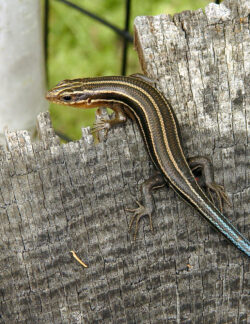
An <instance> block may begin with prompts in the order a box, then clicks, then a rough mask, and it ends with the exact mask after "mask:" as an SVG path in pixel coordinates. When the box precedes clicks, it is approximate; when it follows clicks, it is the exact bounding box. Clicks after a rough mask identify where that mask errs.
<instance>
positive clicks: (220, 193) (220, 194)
mask: <svg viewBox="0 0 250 324" xmlns="http://www.w3.org/2000/svg"><path fill="white" fill-rule="evenodd" d="M207 190H208V194H209V197H210V198H211V200H212V202H213V203H214V198H213V196H212V192H215V193H216V195H217V199H218V201H219V206H220V211H221V212H222V210H223V208H222V201H224V202H225V203H226V204H227V205H228V206H232V205H231V203H230V200H229V198H228V196H227V194H226V193H225V190H224V187H223V186H221V185H219V184H217V183H215V182H211V183H209V184H207Z"/></svg>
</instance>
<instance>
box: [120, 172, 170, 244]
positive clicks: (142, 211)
mask: <svg viewBox="0 0 250 324" xmlns="http://www.w3.org/2000/svg"><path fill="white" fill-rule="evenodd" d="M165 185H167V183H166V180H165V178H164V177H163V175H162V174H160V173H159V172H158V173H156V174H155V175H154V176H152V177H150V178H149V179H147V180H146V181H145V182H144V183H143V184H142V185H141V191H142V196H143V201H144V204H141V203H140V202H138V201H136V203H137V206H138V207H137V208H133V209H131V208H126V211H128V212H131V213H133V215H132V217H131V220H130V223H129V231H131V229H132V227H133V224H134V223H135V230H134V240H136V236H137V233H138V230H139V221H140V220H141V218H142V217H144V216H148V217H149V225H150V230H151V231H153V222H152V213H153V211H154V202H153V196H152V190H154V189H158V188H161V187H163V186H165Z"/></svg>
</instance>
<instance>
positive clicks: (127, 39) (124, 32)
mask: <svg viewBox="0 0 250 324" xmlns="http://www.w3.org/2000/svg"><path fill="white" fill-rule="evenodd" d="M54 1H57V2H61V3H63V4H64V5H67V6H68V7H71V8H72V9H75V10H78V11H79V12H81V13H82V14H83V15H86V16H88V17H91V18H92V19H94V20H96V21H97V22H99V23H101V24H103V25H104V26H106V27H108V28H110V29H112V30H113V31H114V32H115V33H117V34H118V35H120V36H121V37H122V39H123V51H122V60H121V75H126V69H127V53H128V45H129V43H133V36H132V35H131V34H130V33H129V23H130V15H131V0H125V1H124V4H125V10H124V14H125V23H124V28H123V29H120V28H118V27H117V26H115V25H114V24H111V23H110V22H108V21H107V20H105V19H103V18H102V17H100V16H98V15H96V14H94V13H92V12H90V11H88V10H86V9H84V8H82V7H80V6H78V5H76V4H74V3H73V2H71V1H68V0H54ZM214 2H215V3H216V4H219V3H220V0H215V1H214ZM48 30H49V0H45V24H44V35H45V36H44V40H45V46H44V48H45V59H46V62H47V58H48Z"/></svg>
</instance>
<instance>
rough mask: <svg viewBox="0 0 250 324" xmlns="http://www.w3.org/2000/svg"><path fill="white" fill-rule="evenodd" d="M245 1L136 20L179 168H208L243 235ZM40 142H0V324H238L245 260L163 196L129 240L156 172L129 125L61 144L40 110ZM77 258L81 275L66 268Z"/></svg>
mask: <svg viewBox="0 0 250 324" xmlns="http://www.w3.org/2000/svg"><path fill="white" fill-rule="evenodd" d="M248 15H249V3H248V1H247V0H245V1H244V0H242V1H240V0H237V1H236V0H230V1H225V2H223V3H222V4H221V5H215V4H210V5H209V6H208V7H207V8H206V9H205V12H203V11H202V10H197V11H193V12H190V11H186V12H182V13H180V14H177V15H175V16H173V17H171V16H167V15H160V16H156V17H137V18H136V20H135V35H136V42H135V46H136V49H137V51H138V53H139V57H140V62H141V65H142V68H143V70H144V72H145V73H146V74H147V75H149V76H150V77H152V78H153V79H154V80H155V81H156V82H157V87H158V88H159V89H160V90H161V91H162V92H163V93H164V95H165V96H166V98H168V100H169V101H170V102H171V104H172V106H173V108H174V110H175V111H176V114H177V116H178V119H179V123H180V126H181V133H182V137H183V143H184V148H185V151H186V155H187V156H188V157H191V156H194V155H205V156H208V157H210V158H211V159H212V161H213V165H214V168H215V178H216V181H217V182H218V183H220V184H222V185H224V186H225V189H226V192H227V193H228V195H229V197H230V200H231V202H232V207H231V208H230V207H227V206H225V209H224V213H225V215H226V216H227V217H228V219H230V221H231V222H232V223H233V224H234V225H235V226H236V227H237V228H238V229H239V230H240V231H241V232H242V233H243V234H244V235H246V236H247V237H249V194H250V182H249V173H247V163H248V161H249V160H248V159H249V128H248V125H247V120H249V104H250V86H249V85H250V84H249V80H250V76H249V70H250V69H249V67H250V63H249V62H250V60H249V54H250V43H249V40H250V38H249V18H248ZM38 128H39V132H40V136H41V140H40V141H39V142H37V143H32V142H31V140H30V137H29V134H28V133H27V132H26V131H16V132H8V133H7V134H6V139H7V147H8V151H6V150H5V149H4V148H3V147H1V148H0V165H1V168H0V170H1V171H0V215H1V223H2V226H1V230H0V231H1V232H0V234H1V256H0V257H1V262H0V274H1V286H0V292H1V294H0V296H1V297H0V298H1V318H0V323H6V324H7V323H8V324H9V323H18V324H20V323H32V324H33V323H116V324H117V323H157V324H159V323H185V324H187V323H205V324H207V323H227V324H228V323H247V309H249V308H248V307H247V304H248V303H249V286H248V285H247V279H248V278H249V260H248V258H247V257H246V256H245V255H243V254H242V253H241V252H240V251H238V250H237V249H236V248H235V247H234V246H233V245H232V244H230V243H228V242H227V241H226V240H225V239H224V237H223V236H222V235H221V234H220V233H218V232H216V231H215V230H214V229H213V228H212V227H211V225H210V224H209V223H208V222H207V221H206V220H204V219H203V218H202V217H201V216H200V214H199V213H198V212H197V211H195V210H194V209H193V208H191V207H189V206H188V205H187V204H186V203H185V202H184V201H182V200H180V198H179V197H178V196H177V195H176V194H175V193H174V192H173V191H172V190H170V189H169V190H168V189H166V188H162V189H159V190H158V191H156V192H155V193H154V200H155V207H156V211H155V213H154V215H153V224H154V232H153V233H152V232H151V231H150V227H149V221H148V218H147V217H145V218H143V219H142V220H141V222H140V228H139V233H138V237H137V240H136V241H134V240H133V235H132V233H129V232H128V226H129V222H130V217H131V215H130V214H129V213H128V212H127V211H126V210H125V209H126V208H133V207H135V206H136V203H135V200H139V201H141V192H140V190H139V185H140V183H142V182H143V181H144V180H145V179H147V178H148V177H149V176H150V175H151V174H152V173H153V172H154V168H153V166H152V163H151V162H150V160H149V157H148V154H147V152H146V150H145V147H144V143H143V140H142V138H141V136H140V133H139V131H138V128H137V126H136V125H135V124H134V123H133V122H131V121H129V122H128V123H127V124H126V126H121V127H117V128H115V129H113V130H112V131H111V132H110V133H109V135H108V138H107V140H106V141H102V142H100V143H99V144H97V145H95V144H94V143H93V138H92V135H90V133H89V129H88V128H87V129H83V136H82V139H81V140H79V141H76V142H70V143H67V144H63V145H60V143H59V140H58V138H57V137H56V136H55V133H54V130H53V129H52V126H51V123H50V119H49V115H48V113H42V114H40V115H39V117H38ZM72 250H73V251H75V252H76V254H77V255H78V257H79V258H80V259H82V260H83V261H84V262H85V263H86V264H87V265H88V268H84V267H83V266H82V265H81V264H80V263H79V262H77V260H75V259H74V258H73V256H72V254H71V253H70V251H72Z"/></svg>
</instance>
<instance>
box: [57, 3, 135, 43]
mask: <svg viewBox="0 0 250 324" xmlns="http://www.w3.org/2000/svg"><path fill="white" fill-rule="evenodd" d="M56 1H59V2H62V3H64V4H66V5H68V6H70V7H72V8H74V9H76V10H78V11H80V12H82V13H84V14H85V15H87V16H89V17H91V18H93V19H95V20H97V21H99V22H100V23H102V24H103V25H105V26H107V27H109V28H110V29H112V30H114V31H115V32H116V33H117V34H119V35H121V36H122V37H124V38H125V39H127V40H128V41H129V42H133V37H132V36H131V35H130V33H128V32H126V31H124V30H122V29H120V28H118V27H116V26H115V25H113V24H111V23H109V22H108V21H106V20H104V19H102V18H100V17H99V16H97V15H95V14H93V13H92V12H90V11H88V10H86V9H83V8H82V7H79V6H77V5H76V4H74V3H72V2H70V1H67V0H56Z"/></svg>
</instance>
